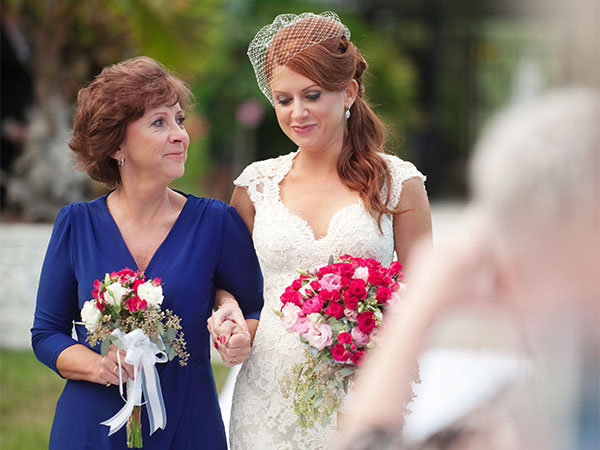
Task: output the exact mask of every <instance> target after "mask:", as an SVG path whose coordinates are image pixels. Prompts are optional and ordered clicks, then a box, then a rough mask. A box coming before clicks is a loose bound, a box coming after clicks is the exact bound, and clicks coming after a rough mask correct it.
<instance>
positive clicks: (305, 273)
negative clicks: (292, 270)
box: [296, 269, 312, 277]
mask: <svg viewBox="0 0 600 450" xmlns="http://www.w3.org/2000/svg"><path fill="white" fill-rule="evenodd" d="M296 272H298V273H299V274H300V275H304V276H306V277H310V276H312V275H311V274H310V273H308V272H307V271H306V270H301V269H296Z"/></svg>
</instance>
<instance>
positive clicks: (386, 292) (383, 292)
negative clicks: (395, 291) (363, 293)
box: [375, 286, 392, 303]
mask: <svg viewBox="0 0 600 450" xmlns="http://www.w3.org/2000/svg"><path fill="white" fill-rule="evenodd" d="M391 297H392V290H391V289H390V288H389V287H386V286H379V287H378V288H377V293H376V294H375V298H377V300H379V303H386V302H387V301H388V300H389V299H390V298H391Z"/></svg>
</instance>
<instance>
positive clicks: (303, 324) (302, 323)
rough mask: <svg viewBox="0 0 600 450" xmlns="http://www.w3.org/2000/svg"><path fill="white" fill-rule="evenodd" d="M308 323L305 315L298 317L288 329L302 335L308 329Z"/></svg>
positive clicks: (308, 320)
mask: <svg viewBox="0 0 600 450" xmlns="http://www.w3.org/2000/svg"><path fill="white" fill-rule="evenodd" d="M294 306H295V305H294ZM309 324H310V319H307V318H306V317H298V319H297V320H296V322H295V323H294V324H293V325H292V326H291V327H290V331H292V332H294V333H298V334H299V335H301V336H304V334H306V332H307V331H308V328H309V326H310V325H309Z"/></svg>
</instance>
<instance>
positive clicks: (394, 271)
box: [388, 261, 402, 276]
mask: <svg viewBox="0 0 600 450" xmlns="http://www.w3.org/2000/svg"><path fill="white" fill-rule="evenodd" d="M400 270H402V264H400V262H398V261H393V262H392V263H391V264H390V267H389V269H388V274H389V275H391V276H394V275H398V274H399V273H400Z"/></svg>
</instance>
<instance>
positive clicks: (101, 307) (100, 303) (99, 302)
mask: <svg viewBox="0 0 600 450" xmlns="http://www.w3.org/2000/svg"><path fill="white" fill-rule="evenodd" d="M96 307H97V308H98V310H100V312H104V305H103V304H102V302H101V301H100V300H96Z"/></svg>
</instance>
